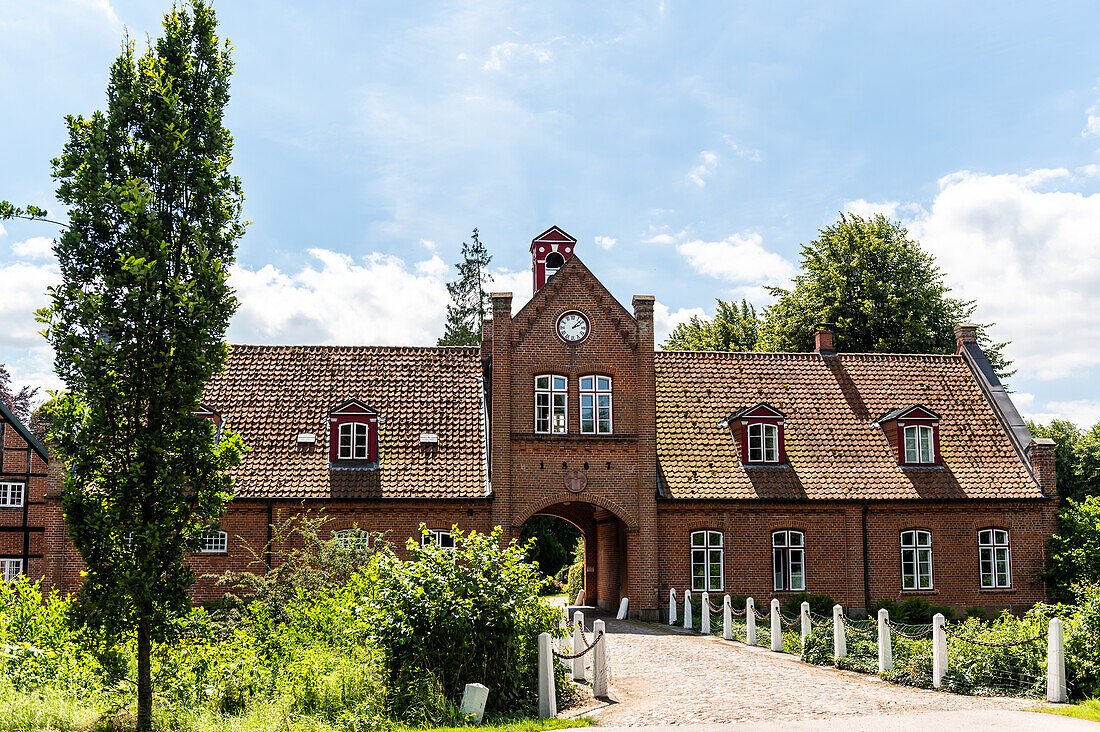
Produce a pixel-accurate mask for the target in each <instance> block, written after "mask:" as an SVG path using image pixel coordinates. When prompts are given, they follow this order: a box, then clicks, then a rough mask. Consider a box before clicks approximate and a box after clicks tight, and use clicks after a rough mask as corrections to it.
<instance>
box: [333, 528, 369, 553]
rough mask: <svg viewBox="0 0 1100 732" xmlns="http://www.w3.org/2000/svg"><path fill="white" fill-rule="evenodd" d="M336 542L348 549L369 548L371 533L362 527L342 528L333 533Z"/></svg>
mask: <svg viewBox="0 0 1100 732" xmlns="http://www.w3.org/2000/svg"><path fill="white" fill-rule="evenodd" d="M332 538H333V539H335V540H336V543H337V544H339V545H340V546H342V547H344V548H347V549H368V548H369V547H370V534H368V533H367V532H366V531H363V530H362V529H340V530H339V531H334V532H333V533H332Z"/></svg>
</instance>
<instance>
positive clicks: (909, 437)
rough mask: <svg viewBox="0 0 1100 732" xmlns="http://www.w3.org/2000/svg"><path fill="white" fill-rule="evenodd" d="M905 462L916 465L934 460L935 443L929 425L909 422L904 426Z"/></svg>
mask: <svg viewBox="0 0 1100 732" xmlns="http://www.w3.org/2000/svg"><path fill="white" fill-rule="evenodd" d="M905 462H907V463H913V464H918V465H919V464H921V463H934V462H936V443H935V437H934V434H933V431H932V427H931V426H929V425H926V424H911V425H907V426H906V427H905Z"/></svg>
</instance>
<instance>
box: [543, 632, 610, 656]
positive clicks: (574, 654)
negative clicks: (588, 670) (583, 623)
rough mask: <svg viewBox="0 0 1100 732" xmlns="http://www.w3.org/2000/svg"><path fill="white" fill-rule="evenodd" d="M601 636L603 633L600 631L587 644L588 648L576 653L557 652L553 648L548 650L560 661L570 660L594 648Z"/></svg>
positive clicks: (601, 638)
mask: <svg viewBox="0 0 1100 732" xmlns="http://www.w3.org/2000/svg"><path fill="white" fill-rule="evenodd" d="M581 633H582V635H583V633H584V631H581ZM603 636H604V634H603V633H600V634H599V635H597V636H596V638H595V639H594V640H593V641H592V642H591V643H589V644H588V648H585V649H584V650H583V651H578V652H577V653H558V652H557V651H555V650H554V649H550V652H551V653H553V654H554V657H555V658H560V659H561V660H562V661H572V660H573V659H575V658H580V657H581V656H583V655H584V654H586V653H588V652H589V651H591V650H592V649H593V648H595V647H596V644H597V643H599V642H600V641H601V640H603Z"/></svg>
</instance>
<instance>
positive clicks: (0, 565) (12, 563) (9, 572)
mask: <svg viewBox="0 0 1100 732" xmlns="http://www.w3.org/2000/svg"><path fill="white" fill-rule="evenodd" d="M21 574H23V560H22V559H0V576H2V577H3V579H4V581H5V582H15V581H16V580H17V579H19V575H21Z"/></svg>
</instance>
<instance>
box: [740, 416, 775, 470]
mask: <svg viewBox="0 0 1100 732" xmlns="http://www.w3.org/2000/svg"><path fill="white" fill-rule="evenodd" d="M754 432H755V434H754ZM746 434H747V435H748V441H749V449H748V456H749V462H750V463H778V462H779V425H777V424H772V423H771V422H753V423H752V424H750V425H749V426H748V431H747V432H746ZM768 437H771V438H772V445H771V453H770V454H769V451H768ZM754 440H755V441H756V442H757V445H756V446H755V447H754V446H753V441H754ZM754 450H755V451H756V454H757V455H758V456H759V457H755V458H754V457H753V451H754Z"/></svg>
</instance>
